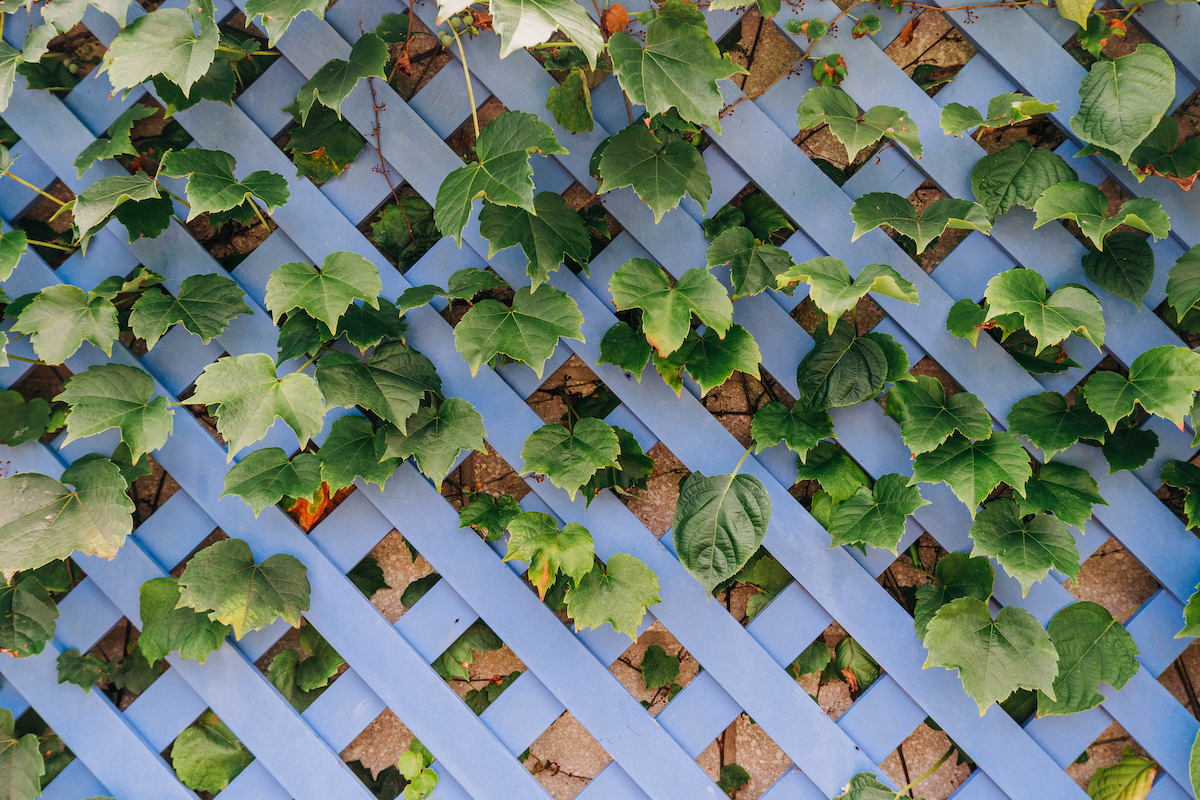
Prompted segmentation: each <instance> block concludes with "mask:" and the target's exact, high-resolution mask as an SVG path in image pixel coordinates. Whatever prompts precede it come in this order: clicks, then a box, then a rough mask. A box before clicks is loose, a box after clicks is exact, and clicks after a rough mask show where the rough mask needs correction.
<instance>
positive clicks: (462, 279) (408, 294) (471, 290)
mask: <svg viewBox="0 0 1200 800" xmlns="http://www.w3.org/2000/svg"><path fill="white" fill-rule="evenodd" d="M504 285H506V284H505V283H504V279H503V278H501V277H500V276H499V275H497V274H496V273H494V272H489V271H488V270H486V269H476V268H475V267H464V268H462V269H460V270H456V271H455V272H454V274H452V275H451V276H450V280H449V281H448V282H447V284H446V289H445V290H443V289H442V287H440V286H434V285H433V284H432V283H426V284H422V285H420V286H412V287H410V288H408V289H405V290H404V293H403V294H401V295H400V298H399V299H398V300H397V301H396V302H397V303H399V305H400V313H401V314H403V313H405V312H407V311H408V310H409V309H410V308H417V307H418V306H423V305H425V304H426V303H428V302H429V301H430V300H432V299H433V298H435V297H445V298H447V299H451V300H467V301H471V300H473V299H474V298H475V295H477V294H479V293H480V292H486V291H488V290H490V289H496V288H498V287H500V286H504Z"/></svg>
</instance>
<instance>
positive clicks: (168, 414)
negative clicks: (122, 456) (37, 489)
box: [58, 364, 175, 460]
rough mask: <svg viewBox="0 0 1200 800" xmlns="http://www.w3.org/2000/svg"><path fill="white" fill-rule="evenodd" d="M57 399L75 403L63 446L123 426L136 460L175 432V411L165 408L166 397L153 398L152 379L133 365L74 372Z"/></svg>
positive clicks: (127, 442) (98, 367)
mask: <svg viewBox="0 0 1200 800" xmlns="http://www.w3.org/2000/svg"><path fill="white" fill-rule="evenodd" d="M58 399H59V400H61V401H63V402H65V403H69V404H70V405H71V412H70V413H69V414H68V415H67V438H66V439H65V440H64V441H63V444H64V445H67V444H70V443H71V442H73V441H75V440H76V439H82V438H84V437H87V436H93V435H95V434H97V433H100V432H102V431H106V430H108V429H109V428H119V429H120V431H121V441H122V442H124V443H125V444H126V445H128V446H129V450H130V452H131V455H132V457H133V459H134V460H137V459H139V458H141V457H142V454H143V453H148V452H150V451H151V450H157V449H158V448H160V447H162V446H163V445H164V444H166V443H167V437H168V436H170V434H171V427H172V419H171V418H172V417H173V416H174V414H175V412H174V411H173V410H172V409H169V408H167V398H166V397H165V396H162V395H160V396H158V397H154V380H153V379H152V378H151V377H150V376H149V375H147V374H146V373H145V372H143V371H142V370H140V369H137V368H135V367H128V366H125V365H124V364H102V365H97V366H94V367H90V368H89V369H88V370H87V371H86V372H80V373H76V374H75V375H73V376H72V377H71V379H70V380H68V381H67V384H66V388H64V389H63V391H62V394H60V395H59V396H58Z"/></svg>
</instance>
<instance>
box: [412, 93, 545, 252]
mask: <svg viewBox="0 0 1200 800" xmlns="http://www.w3.org/2000/svg"><path fill="white" fill-rule="evenodd" d="M566 152H567V150H566V148H565V147H562V146H561V145H559V143H558V140H557V139H555V138H554V131H552V130H551V129H550V126H549V125H547V124H546V123H544V122H542V121H541V120H540V119H538V118H537V117H535V116H534V115H533V114H526V113H525V112H523V111H508V112H506V113H504V114H501V115H500V116H498V117H496V119H494V120H492V121H491V122H490V123H488V125H487V127H485V128H484V129H483V131H482V132H481V133H480V134H479V138H478V139H477V140H476V142H475V155H476V156H477V157H478V158H479V162H478V163H476V164H468V165H467V166H465V167H459V168H458V169H456V170H454V172H451V173H450V174H449V175H447V176H446V178H445V180H443V181H442V183H441V186H439V187H438V193H437V200H436V201H435V202H434V211H433V219H434V222H436V223H437V227H438V230H440V231H441V232H442V233H443V234H444V235H446V236H452V237H454V241H455V242H456V243H457V244H459V245H460V246H461V245H462V231H463V227H464V226H466V224H467V219H468V218H469V217H470V216H471V204H472V203H473V202H474V201H475V200H478V199H479V198H481V197H483V198H486V199H488V200H490V201H491V202H493V203H495V204H496V205H501V206H517V207H519V208H523V209H525V210H526V211H528V212H530V213H537V208H536V207H535V206H534V204H533V167H532V166H530V164H529V156H530V155H532V154H533V153H541V154H542V155H547V156H548V155H554V154H566Z"/></svg>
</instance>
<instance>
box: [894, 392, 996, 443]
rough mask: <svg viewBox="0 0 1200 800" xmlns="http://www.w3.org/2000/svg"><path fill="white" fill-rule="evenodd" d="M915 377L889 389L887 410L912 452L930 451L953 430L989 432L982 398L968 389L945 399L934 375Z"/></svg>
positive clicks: (973, 435) (966, 433) (976, 434)
mask: <svg viewBox="0 0 1200 800" xmlns="http://www.w3.org/2000/svg"><path fill="white" fill-rule="evenodd" d="M916 377H917V379H916V380H915V381H909V382H906V383H897V384H896V385H895V386H893V387H892V388H891V389H889V390H888V395H887V411H886V413H887V415H888V416H889V417H891V418H892V419H894V420H896V421H897V422H899V423H900V433H901V436H902V438H903V439H904V443H905V444H906V445H908V449H909V450H911V451H912V452H913V454H914V455H916V454H918V453H927V452H929V451H930V450H933V449H934V448H936V447H937V446H938V445H940V444H942V443H943V442H945V441H946V439H947V437H949V436H950V434H952V433H954V432H955V431H958V432H959V433H961V434H963V435H964V436H966V437H967V438H968V439H982V438H985V437H987V436H989V435H990V434H991V431H992V417H991V415H990V414H988V412H987V408H986V407H985V406H984V405H983V401H982V400H980V399H979V398H978V397H976V396H975V395H973V394H971V393H970V392H958V393H957V394H955V395H954V396H952V397H951V398H949V399H948V400H947V399H946V390H945V388H944V387H943V386H942V384H941V382H940V381H938V380H937V379H936V378H932V377H930V376H928V375H918V376H916Z"/></svg>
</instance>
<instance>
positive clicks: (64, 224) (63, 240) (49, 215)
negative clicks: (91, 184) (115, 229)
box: [5, 161, 75, 269]
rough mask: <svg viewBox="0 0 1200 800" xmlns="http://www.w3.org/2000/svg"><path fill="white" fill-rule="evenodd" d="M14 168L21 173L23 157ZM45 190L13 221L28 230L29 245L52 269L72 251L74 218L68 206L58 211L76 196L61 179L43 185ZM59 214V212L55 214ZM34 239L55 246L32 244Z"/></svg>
mask: <svg viewBox="0 0 1200 800" xmlns="http://www.w3.org/2000/svg"><path fill="white" fill-rule="evenodd" d="M12 172H13V174H15V175H16V176H17V177H20V176H21V162H20V161H18V162H17V163H16V165H15V167H14V169H13V170H12ZM5 189H6V191H7V190H9V189H10V187H5ZM22 190H23V189H22ZM42 191H43V192H44V194H39V195H38V196H37V197H36V198H35V199H34V200H33V202H32V203H31V204H30V205H29V207H28V208H27V209H26V211H25V213H24V214H23V215H22V216H21V217H20V218H19V219H16V220H14V221H13V223H12V224H13V227H14V228H17V229H19V230H23V231H25V235H26V236H27V237H28V238H29V241H30V247H32V248H33V250H34V252H35V253H37V254H38V255H39V256H41V258H42V260H43V261H45V262H46V264H47V266H49V267H51V268H52V269H53V268H57V267H58V266H59V265H60V264H62V263H63V262H64V261H66V260H67V259H68V258H70V256H71V253H72V252H73V241H74V238H75V237H74V233H73V231H72V228H71V223H72V222H73V221H74V219H75V218H74V216H72V214H71V212H70V211H69V210H68V211H63V212H62V213H59V211H60V210H61V209H62V205H63V204H64V203H69V202H71V201H72V200H74V199H75V193H74V192H72V191H71V190H70V189H68V188H67V185H66V184H65V183H63V182H62V181H60V180H58V179H55V181H54V182H53V183H51V184H50V185H49V186H46V187H44V188H43V189H42ZM47 195H49V196H47ZM51 197H53V198H57V200H52V199H50V198H51ZM56 214H57V216H55V215H56ZM33 242H45V243H46V244H48V245H53V247H46V246H43V245H41V244H33Z"/></svg>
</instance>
